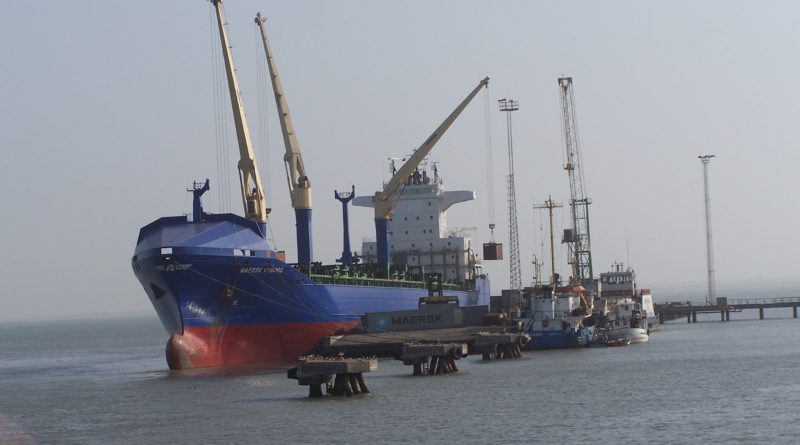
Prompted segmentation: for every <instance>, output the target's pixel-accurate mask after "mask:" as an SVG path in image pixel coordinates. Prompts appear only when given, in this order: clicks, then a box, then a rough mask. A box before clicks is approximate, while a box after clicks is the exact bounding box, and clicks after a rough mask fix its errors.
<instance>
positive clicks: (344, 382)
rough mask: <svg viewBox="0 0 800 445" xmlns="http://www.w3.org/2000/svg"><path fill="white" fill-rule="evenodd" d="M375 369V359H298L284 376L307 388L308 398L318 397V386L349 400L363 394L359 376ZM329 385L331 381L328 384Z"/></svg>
mask: <svg viewBox="0 0 800 445" xmlns="http://www.w3.org/2000/svg"><path fill="white" fill-rule="evenodd" d="M377 370H378V359H375V358H343V357H338V356H337V357H317V356H307V357H301V358H300V360H299V362H298V364H297V366H295V367H294V368H292V369H290V370H289V371H288V372H287V377H288V378H290V379H295V380H297V383H298V385H305V386H308V396H309V397H311V398H316V397H322V396H323V392H322V385H325V386H326V391H325V393H326V394H330V395H333V396H339V397H341V396H346V397H353V396H355V395H357V394H367V393H369V389H367V385H366V384H365V383H364V376H363V373H365V372H372V371H377ZM331 382H333V383H332V384H331Z"/></svg>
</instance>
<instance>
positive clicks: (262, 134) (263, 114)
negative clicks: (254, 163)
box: [253, 26, 278, 250]
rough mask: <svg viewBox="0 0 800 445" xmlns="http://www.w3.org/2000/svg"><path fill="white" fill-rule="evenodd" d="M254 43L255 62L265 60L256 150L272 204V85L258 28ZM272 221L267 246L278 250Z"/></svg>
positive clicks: (259, 75) (259, 69) (260, 69)
mask: <svg viewBox="0 0 800 445" xmlns="http://www.w3.org/2000/svg"><path fill="white" fill-rule="evenodd" d="M253 41H254V45H253V48H255V59H254V60H263V63H256V84H257V93H258V94H257V96H258V130H257V131H258V143H257V146H256V149H257V151H258V157H259V160H260V164H261V167H260V168H259V170H260V174H261V178H262V180H261V182H262V184H264V186H265V187H264V188H265V190H264V195H265V197H266V200H267V202H272V196H271V192H272V175H270V174H269V172H270V166H271V164H270V151H271V150H270V146H271V144H270V139H269V137H270V133H269V93H268V92H267V83H269V84H270V88H271V85H272V83H271V80H270V79H269V76H270V74H269V72H268V70H267V61H266V59H265V58H264V55H263V53H264V51H263V49H260V48H259V46H260V45H261V44H262V42H261V32H260V31H259V29H258V26H256V27H254V28H253ZM271 221H272V218H269V219H267V233H266V234H265V238H266V241H267V244H268V245H270V246H271V247H272V248H273V249H275V250H277V249H278V247H277V245H276V244H275V237H274V236H273V232H272V225H271Z"/></svg>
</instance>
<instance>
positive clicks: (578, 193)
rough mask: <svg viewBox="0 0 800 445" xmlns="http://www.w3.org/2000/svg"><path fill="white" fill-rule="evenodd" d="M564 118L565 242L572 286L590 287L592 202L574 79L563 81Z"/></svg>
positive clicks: (561, 83)
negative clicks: (568, 209) (567, 223)
mask: <svg viewBox="0 0 800 445" xmlns="http://www.w3.org/2000/svg"><path fill="white" fill-rule="evenodd" d="M558 86H559V87H560V89H561V115H562V118H563V125H564V128H563V130H564V148H565V150H566V162H567V163H566V164H565V165H564V170H566V171H567V175H568V176H569V193H570V207H571V208H572V209H571V210H572V229H571V230H570V229H566V230H564V238H563V240H562V242H564V243H566V244H568V246H569V256H570V259H569V263H570V264H571V265H572V281H573V283H580V284H587V283H589V282H591V281H592V280H593V279H594V276H593V273H592V251H591V238H590V236H589V204H591V200H590V199H589V197H588V196H586V190H585V189H584V182H585V181H584V177H583V167H582V166H581V152H580V147H578V126H577V122H576V120H575V102H574V99H573V96H572V77H560V78H559V79H558Z"/></svg>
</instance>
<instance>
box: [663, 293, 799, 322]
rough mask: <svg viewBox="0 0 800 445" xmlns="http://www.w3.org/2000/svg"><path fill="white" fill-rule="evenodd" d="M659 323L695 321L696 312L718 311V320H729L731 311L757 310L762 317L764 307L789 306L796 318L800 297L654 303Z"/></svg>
mask: <svg viewBox="0 0 800 445" xmlns="http://www.w3.org/2000/svg"><path fill="white" fill-rule="evenodd" d="M655 306H656V307H655V309H656V313H657V314H658V318H659V321H660V322H661V323H663V322H665V321H668V320H675V319H677V318H683V317H686V321H687V323H696V322H697V314H698V313H717V312H718V313H719V314H720V321H730V319H731V316H730V314H731V312H742V311H743V310H747V309H753V310H758V318H759V319H760V320H763V319H764V309H771V308H791V309H792V318H797V307H798V306H800V297H784V298H748V299H735V300H728V299H726V298H718V299H717V304H715V305H693V304H691V303H689V302H686V303H662V304H656V305H655Z"/></svg>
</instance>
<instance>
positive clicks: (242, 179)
mask: <svg viewBox="0 0 800 445" xmlns="http://www.w3.org/2000/svg"><path fill="white" fill-rule="evenodd" d="M211 3H212V4H213V5H214V10H215V11H216V13H217V25H218V27H219V37H220V42H221V43H222V54H223V56H224V57H225V72H226V73H227V75H228V90H229V92H230V96H231V106H232V107H233V122H234V125H235V126H236V139H237V141H238V144H239V185H240V187H241V190H242V204H243V205H244V213H245V217H246V218H247V219H250V220H253V221H256V222H261V223H263V222H266V220H267V215H269V212H270V209H268V208H267V205H266V204H267V202H266V201H267V200H266V198H265V195H264V187H262V185H261V177H260V176H259V174H258V169H257V168H256V160H255V155H254V154H253V145H252V143H251V142H250V130H249V129H248V127H247V119H246V118H245V115H244V105H242V95H241V93H240V92H239V81H238V79H237V78H236V71H235V70H234V69H233V58H232V56H231V52H230V44H229V43H228V34H227V32H226V31H225V21H224V19H223V17H222V7H221V3H222V0H211Z"/></svg>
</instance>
